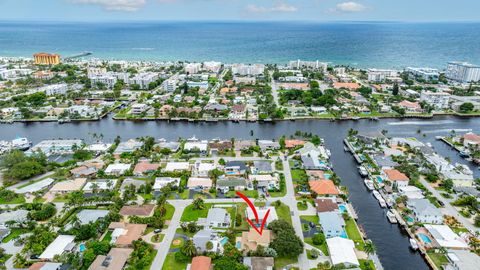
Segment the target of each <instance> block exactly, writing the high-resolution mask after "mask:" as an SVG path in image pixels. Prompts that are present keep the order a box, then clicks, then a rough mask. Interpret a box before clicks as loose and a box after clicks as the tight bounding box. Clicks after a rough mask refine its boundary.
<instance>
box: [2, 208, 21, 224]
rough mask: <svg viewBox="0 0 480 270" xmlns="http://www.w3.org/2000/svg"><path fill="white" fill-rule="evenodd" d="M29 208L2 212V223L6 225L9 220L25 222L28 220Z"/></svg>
mask: <svg viewBox="0 0 480 270" xmlns="http://www.w3.org/2000/svg"><path fill="white" fill-rule="evenodd" d="M27 215H28V211H27V210H15V211H10V212H3V213H1V214H0V225H2V226H3V225H5V223H7V221H16V222H23V221H25V220H27Z"/></svg>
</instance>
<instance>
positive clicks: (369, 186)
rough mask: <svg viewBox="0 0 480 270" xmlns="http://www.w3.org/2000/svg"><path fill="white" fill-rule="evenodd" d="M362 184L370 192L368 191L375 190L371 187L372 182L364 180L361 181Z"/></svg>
mask: <svg viewBox="0 0 480 270" xmlns="http://www.w3.org/2000/svg"><path fill="white" fill-rule="evenodd" d="M363 183H364V184H365V186H366V187H367V188H368V190H370V191H372V190H375V186H374V185H373V181H372V180H368V179H365V180H363Z"/></svg>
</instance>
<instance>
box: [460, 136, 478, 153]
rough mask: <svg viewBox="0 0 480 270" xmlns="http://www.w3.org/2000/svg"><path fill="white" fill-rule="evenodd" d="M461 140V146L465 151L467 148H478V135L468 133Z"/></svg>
mask: <svg viewBox="0 0 480 270" xmlns="http://www.w3.org/2000/svg"><path fill="white" fill-rule="evenodd" d="M462 139H463V146H464V147H466V148H467V149H469V148H476V149H477V148H479V146H480V135H477V134H475V133H472V132H468V133H466V134H465V135H463V137H462Z"/></svg>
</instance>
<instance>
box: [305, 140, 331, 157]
mask: <svg viewBox="0 0 480 270" xmlns="http://www.w3.org/2000/svg"><path fill="white" fill-rule="evenodd" d="M297 153H298V154H299V155H300V156H310V157H313V158H316V159H328V158H329V157H330V154H329V152H328V151H327V150H326V149H325V147H323V146H315V145H314V144H313V143H311V142H306V143H305V144H304V145H303V147H302V148H300V149H299V150H298V151H297Z"/></svg>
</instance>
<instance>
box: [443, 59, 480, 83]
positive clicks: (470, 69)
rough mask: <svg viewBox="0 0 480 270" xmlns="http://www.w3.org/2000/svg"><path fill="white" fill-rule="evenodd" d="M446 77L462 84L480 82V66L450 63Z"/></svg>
mask: <svg viewBox="0 0 480 270" xmlns="http://www.w3.org/2000/svg"><path fill="white" fill-rule="evenodd" d="M445 76H446V77H447V78H448V79H450V80H452V81H457V82H462V83H468V82H478V81H480V66H478V65H473V64H470V63H467V62H450V63H448V64H447V70H446V72H445Z"/></svg>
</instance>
